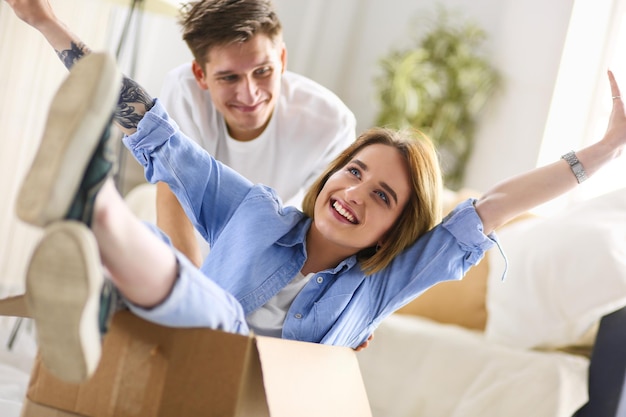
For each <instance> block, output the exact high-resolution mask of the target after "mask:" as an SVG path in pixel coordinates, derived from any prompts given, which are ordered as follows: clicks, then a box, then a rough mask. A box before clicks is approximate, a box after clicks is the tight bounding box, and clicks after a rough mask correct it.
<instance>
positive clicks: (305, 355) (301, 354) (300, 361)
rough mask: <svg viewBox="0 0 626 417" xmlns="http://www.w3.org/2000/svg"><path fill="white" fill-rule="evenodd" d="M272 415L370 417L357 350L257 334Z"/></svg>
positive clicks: (276, 416) (275, 416) (287, 416)
mask: <svg viewBox="0 0 626 417" xmlns="http://www.w3.org/2000/svg"><path fill="white" fill-rule="evenodd" d="M256 344H257V348H258V350H259V355H260V357H261V366H262V369H263V380H264V382H265V391H266V395H267V401H268V404H269V408H270V415H271V416H272V417H293V416H298V417H319V416H324V417H370V416H371V415H372V412H371V409H370V406H369V401H368V398H367V393H366V391H365V385H364V383H363V379H362V377H361V370H360V368H359V364H358V361H357V358H356V354H355V352H354V351H353V350H352V349H350V348H347V347H337V346H327V345H320V344H316V343H305V342H296V341H291V340H284V339H277V338H272V337H261V336H257V338H256Z"/></svg>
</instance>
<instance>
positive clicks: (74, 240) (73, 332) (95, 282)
mask: <svg viewBox="0 0 626 417" xmlns="http://www.w3.org/2000/svg"><path fill="white" fill-rule="evenodd" d="M102 282H103V271H102V267H101V263H100V256H99V253H98V246H97V243H96V240H95V237H94V236H93V234H92V233H91V231H90V230H89V229H88V228H87V227H86V226H85V225H84V224H82V223H79V222H76V221H64V222H57V223H54V224H52V225H51V226H49V227H48V228H46V230H45V234H44V237H43V238H42V240H41V241H40V242H39V244H38V246H37V247H36V249H35V251H34V253H33V255H32V257H31V260H30V263H29V267H28V271H27V273H26V305H27V308H28V311H29V313H30V314H31V316H32V318H33V319H34V321H35V329H36V334H37V340H38V347H39V352H40V354H41V359H42V361H43V364H44V366H45V367H46V368H47V369H48V370H49V371H50V372H51V373H52V374H53V375H55V376H56V377H58V378H59V379H62V380H64V381H67V382H72V383H80V382H83V381H85V380H87V379H88V378H89V377H90V376H91V375H92V374H93V372H94V371H95V370H96V368H97V366H98V362H99V360H100V353H101V336H100V331H99V327H98V311H99V307H100V291H101V288H102Z"/></svg>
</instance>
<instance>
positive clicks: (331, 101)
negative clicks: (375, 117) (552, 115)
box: [157, 0, 356, 266]
mask: <svg viewBox="0 0 626 417" xmlns="http://www.w3.org/2000/svg"><path fill="white" fill-rule="evenodd" d="M181 24H182V28H183V39H184V40H185V42H186V43H187V45H188V46H189V49H190V50H191V52H192V55H193V58H194V59H193V61H192V62H191V63H189V64H184V65H182V66H180V67H178V68H175V69H174V70H173V71H171V72H170V73H169V74H168V76H167V77H166V80H165V83H164V87H163V90H162V92H161V94H160V98H161V100H162V101H163V102H164V105H165V107H166V108H167V109H168V111H169V113H170V115H171V116H172V118H173V119H174V120H175V121H176V122H177V123H178V125H179V126H180V128H181V130H182V131H183V132H184V133H185V134H186V135H187V136H189V137H190V138H192V139H193V140H195V141H196V142H198V143H199V144H200V145H201V146H202V147H203V148H205V149H206V150H208V151H209V153H211V154H212V155H213V156H215V158H216V159H218V160H219V161H221V162H223V163H225V164H226V165H228V166H230V167H231V168H233V169H235V170H236V171H238V172H239V173H241V174H243V175H244V176H245V177H247V178H248V179H249V180H251V181H252V182H254V183H263V184H266V185H269V186H271V187H272V188H274V189H276V191H277V192H278V194H279V196H280V197H281V199H282V200H283V201H284V202H286V203H287V204H290V205H295V206H297V207H300V203H301V199H302V197H303V195H304V190H306V189H307V188H308V186H309V185H310V184H311V182H312V181H313V180H314V179H315V178H316V177H317V176H318V175H319V174H320V173H321V172H322V171H323V169H324V168H325V167H326V166H327V165H328V163H329V162H330V161H331V160H332V159H333V158H334V157H335V156H336V155H337V154H338V153H339V152H340V151H341V150H343V149H344V148H346V147H347V146H348V144H349V143H350V142H352V141H353V140H354V138H355V125H356V121H355V117H354V115H353V114H352V112H351V111H350V110H349V109H348V108H347V107H346V106H345V104H343V103H342V102H341V100H340V99H339V98H338V97H337V96H336V95H335V94H333V93H332V92H331V91H329V90H328V89H326V88H324V87H322V86H321V85H319V84H317V83H315V82H314V81H312V80H310V79H308V78H305V77H303V76H300V75H297V74H294V73H291V72H289V71H286V64H287V49H286V47H285V43H284V41H283V38H282V26H281V23H280V21H279V19H278V16H277V15H276V12H275V10H274V8H273V5H272V3H271V1H270V0H237V1H232V0H200V1H197V2H191V3H188V4H187V5H185V6H184V7H183V9H182V16H181ZM201 176H202V173H198V177H199V178H198V180H199V181H201V180H202V178H201ZM157 225H158V226H159V227H160V228H161V229H162V230H163V231H165V233H167V235H168V236H170V238H171V239H172V242H173V244H174V246H176V247H177V248H178V249H179V250H180V251H181V252H183V253H184V254H185V255H187V257H188V258H190V259H191V260H192V261H193V262H194V263H195V264H196V265H197V266H199V265H201V263H202V261H203V253H202V251H201V249H200V246H199V244H198V239H197V238H196V236H195V232H194V226H193V225H192V224H191V222H190V221H189V220H188V218H187V216H186V215H185V214H184V212H183V210H182V208H181V206H180V204H179V203H178V201H177V199H176V197H175V196H174V195H173V193H172V192H171V191H170V190H169V188H168V187H167V185H165V184H162V183H160V184H158V185H157ZM200 234H202V231H200Z"/></svg>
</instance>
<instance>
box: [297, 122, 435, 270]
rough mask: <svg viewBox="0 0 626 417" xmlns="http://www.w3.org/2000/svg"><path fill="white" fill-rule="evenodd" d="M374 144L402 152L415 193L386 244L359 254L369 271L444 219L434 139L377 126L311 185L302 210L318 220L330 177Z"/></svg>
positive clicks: (383, 266) (358, 139)
mask: <svg viewBox="0 0 626 417" xmlns="http://www.w3.org/2000/svg"><path fill="white" fill-rule="evenodd" d="M373 144H382V145H387V146H391V147H393V148H395V149H397V150H398V152H400V154H401V155H402V156H403V158H404V160H405V161H406V164H407V167H408V170H409V175H410V181H411V188H412V190H413V192H412V193H411V195H410V196H409V200H408V202H407V204H406V206H405V207H404V209H403V210H402V212H401V214H400V216H398V219H397V220H396V222H395V223H394V224H393V226H391V228H390V229H389V231H388V232H387V234H386V236H385V238H384V242H383V243H382V245H380V246H379V247H375V248H366V249H363V250H361V251H360V252H359V253H358V254H357V259H358V260H359V262H360V263H361V268H362V269H363V271H364V272H365V273H366V274H372V273H374V272H378V271H380V270H382V269H384V268H385V267H386V266H387V265H389V263H390V262H391V261H392V260H393V259H394V258H395V257H396V256H397V255H398V254H399V253H400V252H402V251H403V250H404V249H406V248H407V247H408V246H410V245H412V244H413V243H414V242H415V241H416V240H417V238H419V237H420V236H421V235H423V234H424V233H426V232H427V231H429V230H430V229H432V228H433V227H434V226H435V225H436V224H437V223H439V222H440V221H441V210H442V208H441V192H442V179H441V178H442V177H441V170H440V168H439V159H438V156H437V152H436V151H435V148H434V146H433V144H432V142H431V141H430V139H428V137H426V136H425V135H424V134H422V133H421V132H419V131H417V130H401V131H398V130H392V129H387V128H381V127H376V128H372V129H369V130H367V131H366V132H364V133H363V134H361V135H360V136H359V137H358V138H357V139H356V140H355V141H354V142H353V143H352V144H351V145H350V146H349V147H348V148H346V149H345V150H344V151H343V152H342V153H341V154H340V155H339V156H338V157H337V158H336V159H335V160H334V161H333V162H331V163H330V165H329V166H328V168H326V171H324V172H323V173H322V174H321V175H320V176H319V178H318V179H317V180H316V181H315V182H314V183H313V184H312V185H311V187H310V188H309V190H308V192H307V193H306V195H305V196H304V200H303V202H302V209H303V211H304V213H305V214H306V215H307V216H309V217H311V218H312V219H314V216H313V213H314V209H315V201H316V200H317V196H318V195H319V193H320V192H321V190H322V188H323V187H324V185H325V184H326V181H328V178H330V176H331V175H333V174H334V173H335V172H337V171H339V170H340V169H342V168H343V167H345V166H346V165H347V164H348V163H349V162H350V161H351V160H352V159H353V158H354V157H355V155H356V154H357V153H358V152H360V151H361V150H362V149H363V148H365V147H367V146H370V145H373Z"/></svg>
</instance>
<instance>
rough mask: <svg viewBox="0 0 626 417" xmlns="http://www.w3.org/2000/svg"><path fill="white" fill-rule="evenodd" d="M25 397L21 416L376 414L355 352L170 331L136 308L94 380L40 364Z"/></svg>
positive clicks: (3, 306) (18, 304)
mask: <svg viewBox="0 0 626 417" xmlns="http://www.w3.org/2000/svg"><path fill="white" fill-rule="evenodd" d="M9 302H10V303H11V305H10V306H9V307H10V308H8V307H7V306H8V304H9ZM20 308H22V310H20V311H21V312H22V313H23V314H21V315H22V316H27V312H26V310H25V309H23V300H21V299H19V298H16V299H10V300H2V301H1V302H0V312H2V314H7V312H8V311H9V310H12V311H14V312H15V311H18V310H19V309H20ZM7 315H20V314H11V313H10V312H9V313H8V314H7ZM26 396H27V398H26V400H25V402H24V407H23V410H22V417H70V416H74V417H75V416H86V417H135V416H141V417H153V416H154V417H157V416H158V417H178V416H184V417H195V416H203V417H217V416H219V417H231V416H232V417H235V416H237V417H240V416H241V417H248V416H254V417H257V416H258V417H265V416H268V417H312V416H315V417H320V416H323V417H334V416H336V417H371V415H372V414H371V410H370V406H369V403H368V399H367V395H366V392H365V386H364V384H363V381H362V378H361V372H360V369H359V365H358V362H357V358H356V354H355V352H354V351H353V350H352V349H350V348H342V347H334V346H325V345H319V344H314V343H305V342H296V341H289V340H283V339H277V338H270V337H261V336H250V337H246V336H240V335H234V334H230V333H225V332H221V331H216V330H209V329H175V328H168V327H163V326H159V325H156V324H153V323H149V322H147V321H144V320H142V319H140V318H139V317H137V316H135V315H133V314H132V313H130V312H128V311H123V312H119V313H117V314H116V315H115V317H114V319H113V322H112V323H111V328H110V331H109V333H108V334H107V335H106V337H105V338H104V345H103V355H102V358H101V361H100V365H99V367H98V369H97V371H96V373H95V374H94V376H93V377H92V378H91V379H90V380H89V381H87V382H85V383H82V384H69V383H66V382H63V381H60V380H58V379H57V378H55V377H54V376H52V375H51V374H50V373H48V372H47V371H46V369H45V367H44V366H43V365H42V364H41V363H40V362H39V361H38V360H37V361H36V362H35V365H34V367H33V371H32V374H31V380H30V384H29V387H28V391H27V395H26Z"/></svg>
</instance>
